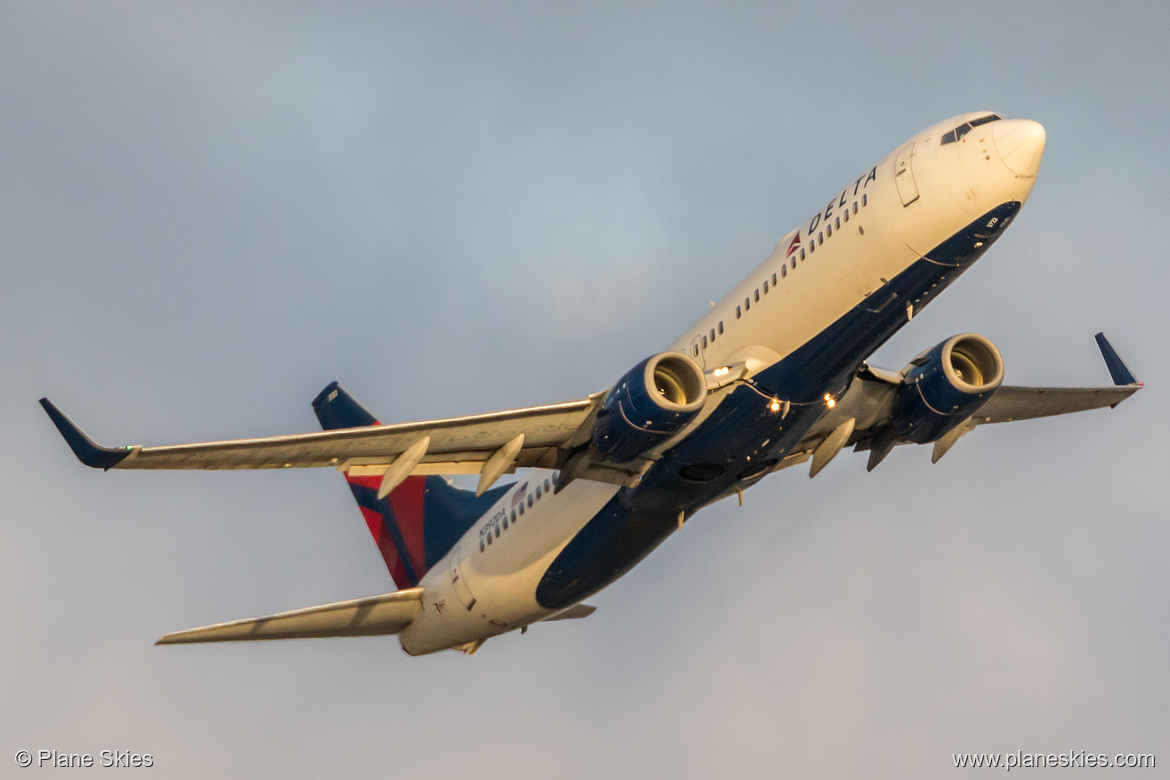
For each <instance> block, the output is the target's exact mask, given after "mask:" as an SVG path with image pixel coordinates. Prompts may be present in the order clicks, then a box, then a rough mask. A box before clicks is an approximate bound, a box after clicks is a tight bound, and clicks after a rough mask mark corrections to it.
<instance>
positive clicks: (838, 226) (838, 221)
mask: <svg viewBox="0 0 1170 780" xmlns="http://www.w3.org/2000/svg"><path fill="white" fill-rule="evenodd" d="M836 223H837V229H838V230H840V229H841V218H840V217H837V219H836Z"/></svg>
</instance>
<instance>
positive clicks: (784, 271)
mask: <svg viewBox="0 0 1170 780" xmlns="http://www.w3.org/2000/svg"><path fill="white" fill-rule="evenodd" d="M780 275H781V276H783V277H787V276H788V264H787V263H785V264H784V265H782V266H780Z"/></svg>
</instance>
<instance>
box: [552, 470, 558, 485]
mask: <svg viewBox="0 0 1170 780" xmlns="http://www.w3.org/2000/svg"><path fill="white" fill-rule="evenodd" d="M559 476H560V472H559V471H554V472H553V475H552V483H553V484H554V485H555V484H557V477H559Z"/></svg>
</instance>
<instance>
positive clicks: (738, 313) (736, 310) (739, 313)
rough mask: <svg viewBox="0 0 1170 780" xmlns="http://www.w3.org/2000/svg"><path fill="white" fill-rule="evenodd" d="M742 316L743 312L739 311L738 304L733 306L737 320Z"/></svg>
mask: <svg viewBox="0 0 1170 780" xmlns="http://www.w3.org/2000/svg"><path fill="white" fill-rule="evenodd" d="M742 316H743V312H741V311H740V310H739V307H738V306H736V307H735V318H736V319H737V320H738V319H739V318H740V317H742Z"/></svg>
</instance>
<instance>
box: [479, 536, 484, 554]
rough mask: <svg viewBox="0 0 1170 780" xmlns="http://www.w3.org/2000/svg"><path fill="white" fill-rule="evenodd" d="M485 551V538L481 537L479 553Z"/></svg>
mask: <svg viewBox="0 0 1170 780" xmlns="http://www.w3.org/2000/svg"><path fill="white" fill-rule="evenodd" d="M483 550H484V547H483V537H482V536H481V537H479V551H480V552H483Z"/></svg>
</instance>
